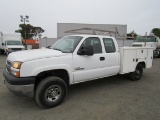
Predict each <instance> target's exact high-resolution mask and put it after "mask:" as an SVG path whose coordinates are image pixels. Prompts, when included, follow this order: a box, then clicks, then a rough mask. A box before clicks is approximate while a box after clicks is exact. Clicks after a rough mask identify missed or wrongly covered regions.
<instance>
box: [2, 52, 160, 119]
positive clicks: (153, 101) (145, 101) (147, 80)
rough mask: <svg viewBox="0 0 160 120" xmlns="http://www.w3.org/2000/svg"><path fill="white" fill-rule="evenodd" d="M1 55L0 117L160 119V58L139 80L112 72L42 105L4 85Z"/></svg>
mask: <svg viewBox="0 0 160 120" xmlns="http://www.w3.org/2000/svg"><path fill="white" fill-rule="evenodd" d="M5 60H6V56H5V55H0V120H160V59H158V58H157V59H154V60H153V67H152V68H151V69H146V70H144V73H143V77H142V79H141V80H139V81H131V80H129V79H128V78H127V77H126V76H121V75H117V76H113V77H108V78H103V79H98V80H94V81H90V82H85V83H80V84H76V85H72V86H70V87H69V92H68V95H67V97H66V99H65V100H64V102H63V103H62V104H61V105H59V106H57V107H55V108H51V109H42V108H40V107H39V106H38V104H37V103H36V102H35V100H34V99H30V98H27V97H22V96H16V95H14V94H13V93H11V92H10V91H9V90H8V89H7V87H6V86H5V85H4V82H3V80H4V78H3V75H2V71H3V68H4V67H5Z"/></svg>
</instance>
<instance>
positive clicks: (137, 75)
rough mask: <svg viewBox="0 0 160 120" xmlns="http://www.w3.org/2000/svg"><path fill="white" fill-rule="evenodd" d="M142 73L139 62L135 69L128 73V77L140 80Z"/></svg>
mask: <svg viewBox="0 0 160 120" xmlns="http://www.w3.org/2000/svg"><path fill="white" fill-rule="evenodd" d="M142 73H143V67H142V65H141V64H138V65H137V67H136V69H135V71H134V72H131V73H130V78H131V80H132V81H137V80H140V79H141V77H142Z"/></svg>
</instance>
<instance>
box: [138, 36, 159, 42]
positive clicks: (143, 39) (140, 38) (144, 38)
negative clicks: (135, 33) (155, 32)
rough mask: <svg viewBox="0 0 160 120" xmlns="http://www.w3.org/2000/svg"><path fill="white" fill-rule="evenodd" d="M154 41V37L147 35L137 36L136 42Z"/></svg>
mask: <svg viewBox="0 0 160 120" xmlns="http://www.w3.org/2000/svg"><path fill="white" fill-rule="evenodd" d="M145 41H146V42H156V38H155V37H154V36H147V38H146V37H137V38H136V42H145Z"/></svg>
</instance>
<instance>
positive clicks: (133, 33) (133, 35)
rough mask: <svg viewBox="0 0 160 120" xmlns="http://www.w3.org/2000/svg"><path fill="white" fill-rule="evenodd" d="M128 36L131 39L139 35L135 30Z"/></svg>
mask: <svg viewBox="0 0 160 120" xmlns="http://www.w3.org/2000/svg"><path fill="white" fill-rule="evenodd" d="M127 36H129V37H137V36H138V35H137V33H136V32H134V30H133V31H132V32H130V33H128V34H127Z"/></svg>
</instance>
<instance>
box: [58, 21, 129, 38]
mask: <svg viewBox="0 0 160 120" xmlns="http://www.w3.org/2000/svg"><path fill="white" fill-rule="evenodd" d="M82 28H92V29H98V30H107V31H116V28H117V30H118V33H119V34H120V35H118V34H116V35H115V33H112V34H111V36H113V37H116V38H117V39H123V36H126V35H127V25H115V24H79V23H57V38H61V37H63V36H66V35H74V34H77V33H66V31H69V30H75V29H82ZM78 32H80V33H88V34H93V31H88V30H80V31H78ZM96 34H100V35H109V36H110V34H109V33H108V32H98V31H96ZM125 38H126V37H125Z"/></svg>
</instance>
